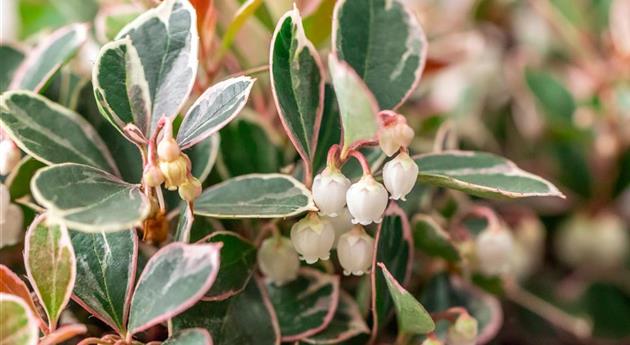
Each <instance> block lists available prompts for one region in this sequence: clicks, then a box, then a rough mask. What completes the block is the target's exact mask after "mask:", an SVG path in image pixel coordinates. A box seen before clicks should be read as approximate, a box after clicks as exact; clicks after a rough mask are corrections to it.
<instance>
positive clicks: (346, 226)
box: [322, 207, 353, 248]
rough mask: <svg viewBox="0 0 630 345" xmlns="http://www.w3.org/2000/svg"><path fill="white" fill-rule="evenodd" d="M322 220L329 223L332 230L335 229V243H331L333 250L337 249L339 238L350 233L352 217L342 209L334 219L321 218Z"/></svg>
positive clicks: (345, 208)
mask: <svg viewBox="0 0 630 345" xmlns="http://www.w3.org/2000/svg"><path fill="white" fill-rule="evenodd" d="M322 219H323V220H327V221H329V222H330V224H331V225H332V227H333V229H335V243H333V248H337V242H338V241H339V236H341V235H343V234H345V233H346V232H348V231H350V229H352V226H353V224H352V216H351V215H350V212H349V211H348V208H347V207H344V208H343V210H342V211H341V212H339V214H338V215H337V216H336V217H329V216H322Z"/></svg>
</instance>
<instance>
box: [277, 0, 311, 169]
mask: <svg viewBox="0 0 630 345" xmlns="http://www.w3.org/2000/svg"><path fill="white" fill-rule="evenodd" d="M269 59H270V67H269V68H270V74H271V86H272V90H273V96H274V100H275V102H276V107H277V108H278V115H279V116H280V120H281V122H282V125H283V126H284V129H285V131H286V132H287V135H288V136H289V139H291V142H292V143H293V146H295V149H296V150H297V152H298V153H299V154H300V156H301V157H302V159H303V160H304V161H305V163H306V164H308V165H309V166H310V165H311V162H312V158H313V155H314V154H315V149H316V147H317V135H318V132H319V126H320V123H321V120H322V111H323V102H324V72H323V71H324V68H323V66H322V62H321V60H320V58H319V55H318V53H317V50H316V49H315V47H314V46H313V44H312V43H311V42H310V41H309V40H308V38H306V35H305V34H304V28H303V27H302V18H301V17H300V13H299V11H298V9H297V8H294V9H293V10H291V11H289V12H287V13H286V14H285V15H284V16H283V17H282V18H280V20H279V21H278V25H277V26H276V30H275V32H274V36H273V38H272V40H271V52H270V58H269Z"/></svg>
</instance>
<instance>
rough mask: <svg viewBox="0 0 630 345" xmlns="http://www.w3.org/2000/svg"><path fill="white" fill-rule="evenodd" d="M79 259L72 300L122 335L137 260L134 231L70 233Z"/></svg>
mask: <svg viewBox="0 0 630 345" xmlns="http://www.w3.org/2000/svg"><path fill="white" fill-rule="evenodd" d="M70 238H71V241H72V246H73V247H74V251H75V255H76V258H77V280H76V285H75V288H74V297H73V299H74V300H75V301H76V302H77V303H79V304H80V305H81V306H82V307H83V308H85V309H86V310H88V311H89V312H90V314H92V315H94V316H96V317H98V318H99V319H101V320H103V322H105V323H106V324H108V325H109V326H110V327H112V328H113V329H115V330H117V331H118V332H120V333H121V334H122V333H124V331H125V329H126V318H127V313H128V311H129V303H128V302H129V298H130V297H131V289H132V288H133V282H134V278H135V272H136V264H137V259H138V236H137V235H136V232H135V230H128V231H118V232H114V233H85V232H79V231H70Z"/></svg>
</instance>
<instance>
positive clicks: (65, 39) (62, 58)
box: [9, 24, 87, 92]
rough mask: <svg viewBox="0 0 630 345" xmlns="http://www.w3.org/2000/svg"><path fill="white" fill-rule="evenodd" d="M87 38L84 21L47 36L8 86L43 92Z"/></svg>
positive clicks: (31, 53) (19, 68)
mask: <svg viewBox="0 0 630 345" xmlns="http://www.w3.org/2000/svg"><path fill="white" fill-rule="evenodd" d="M86 38H87V26H86V25H85V24H72V25H69V26H66V27H63V28H61V29H59V30H57V31H55V32H53V33H52V34H51V35H50V36H48V37H45V38H44V40H43V41H42V43H40V44H39V45H38V46H37V47H36V48H35V49H34V50H33V51H32V52H30V53H27V54H26V56H27V58H26V60H24V61H23V62H22V64H21V65H20V67H18V69H17V70H16V71H15V74H14V76H13V80H12V81H11V84H10V85H9V89H26V90H30V91H35V92H38V91H40V90H41V89H42V88H43V87H44V86H45V85H46V83H47V82H48V80H50V78H52V76H53V75H54V74H55V72H56V71H57V70H58V69H59V67H61V66H62V65H63V64H64V63H65V62H66V61H68V60H69V59H70V58H71V57H72V56H73V55H74V54H75V53H76V52H77V50H78V49H79V47H80V46H81V44H83V42H85V40H86Z"/></svg>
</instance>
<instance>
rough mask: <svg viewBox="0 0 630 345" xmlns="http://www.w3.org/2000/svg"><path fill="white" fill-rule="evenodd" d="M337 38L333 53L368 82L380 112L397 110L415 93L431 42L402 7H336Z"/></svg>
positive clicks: (393, 1) (353, 3)
mask: <svg viewBox="0 0 630 345" xmlns="http://www.w3.org/2000/svg"><path fill="white" fill-rule="evenodd" d="M332 34H333V38H332V41H333V51H336V52H337V54H338V56H339V59H341V60H343V61H346V62H347V63H348V64H350V66H352V68H353V69H354V70H355V71H357V73H358V74H359V76H360V77H361V78H363V80H364V81H365V83H366V84H367V86H368V87H369V89H370V90H372V93H374V95H375V96H376V98H377V100H378V104H379V105H380V108H381V109H395V108H397V107H398V106H400V105H401V104H402V103H403V102H404V101H405V100H406V99H407V97H409V95H410V94H411V92H412V91H413V90H414V89H415V88H416V86H417V84H418V82H419V81H420V76H421V75H422V70H423V68H424V63H425V60H426V55H427V42H426V38H425V36H424V32H423V31H422V28H421V27H420V24H418V21H417V20H416V17H415V15H414V14H413V13H412V12H411V11H409V10H408V9H406V8H405V5H404V4H403V1H400V0H370V1H365V0H342V1H337V4H336V5H335V14H334V19H333V32H332Z"/></svg>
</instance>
